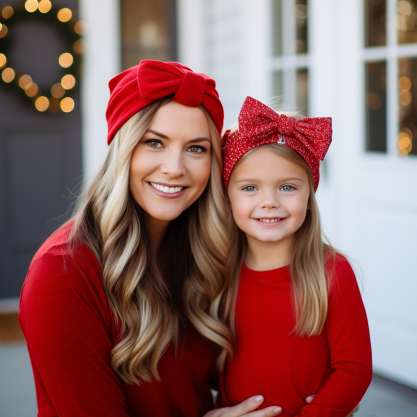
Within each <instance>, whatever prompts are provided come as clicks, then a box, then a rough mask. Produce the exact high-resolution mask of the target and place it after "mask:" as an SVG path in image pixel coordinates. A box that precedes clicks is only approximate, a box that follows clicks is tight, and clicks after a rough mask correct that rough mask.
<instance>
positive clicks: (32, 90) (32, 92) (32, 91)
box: [25, 83, 39, 97]
mask: <svg viewBox="0 0 417 417" xmlns="http://www.w3.org/2000/svg"><path fill="white" fill-rule="evenodd" d="M38 93H39V87H38V84H36V83H32V84H30V86H28V88H27V89H26V90H25V94H26V95H27V96H28V97H35V96H36V95H37V94H38Z"/></svg>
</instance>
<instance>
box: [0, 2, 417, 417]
mask: <svg viewBox="0 0 417 417" xmlns="http://www.w3.org/2000/svg"><path fill="white" fill-rule="evenodd" d="M140 58H159V59H166V60H179V61H182V62H183V63H185V64H186V65H189V66H191V67H192V68H193V69H195V70H200V71H204V72H207V73H209V74H211V75H212V76H213V77H214V78H215V79H216V80H217V83H218V88H219V91H220V94H221V97H222V100H223V103H224V105H225V111H226V127H227V126H228V125H230V124H232V123H234V121H235V120H236V117H237V114H238V111H239V108H240V106H241V104H242V102H243V99H244V97H245V96H246V95H252V96H254V97H256V98H258V99H260V100H263V101H265V102H266V103H269V104H271V105H274V106H276V107H278V108H279V109H282V110H290V111H294V110H296V111H298V112H300V113H302V114H306V115H312V116H320V115H329V116H332V117H333V120H334V139H333V145H332V147H331V149H330V152H329V154H328V157H327V160H326V162H325V163H324V165H323V169H322V181H321V184H320V189H319V192H318V197H319V202H320V204H321V210H322V217H323V223H324V230H325V232H326V235H327V236H328V238H329V239H330V241H331V242H332V243H333V244H334V245H335V246H336V247H337V248H339V249H340V250H342V251H343V252H344V253H346V254H347V255H348V257H349V259H350V260H351V262H352V264H353V266H354V269H355V271H356V273H357V276H358V279H359V282H360V286H361V289H362V294H363V297H364V300H365V304H366V308H367V312H368V316H369V322H370V328H371V336H372V343H373V354H374V371H375V378H374V381H373V383H372V386H371V388H370V390H369V391H368V393H367V395H366V397H365V399H364V400H363V402H362V403H361V407H360V409H359V412H358V413H357V416H360V417H365V416H366V417H371V416H372V417H385V416H401V417H411V416H414V417H415V416H417V0H349V1H335V0H303V1H302V0H227V1H226V0H222V1H221V0H210V1H209V0H177V1H175V0H152V1H149V0H100V1H98V0H94V1H93V0H88V1H87V0H80V1H76V0H60V1H58V0H57V1H49V0H41V1H38V0H27V1H17V0H9V1H6V2H4V1H0V236H1V239H0V416H1V417H29V416H35V415H36V405H35V393H34V387H33V382H32V374H31V369H30V365H29V361H28V356H27V352H26V348H25V345H24V341H23V340H22V337H21V334H20V331H19V328H18V326H17V320H16V313H17V310H18V296H19V291H20V287H21V284H22V281H23V279H24V276H25V271H26V269H27V266H28V263H29V261H30V259H31V257H32V256H33V253H34V252H35V251H36V249H37V248H38V246H39V245H40V244H41V242H42V241H43V240H44V239H45V238H46V237H47V236H48V234H49V233H50V232H51V231H52V230H54V229H55V228H56V227H57V226H58V225H59V224H61V223H62V222H63V221H64V220H66V219H67V218H68V217H69V216H70V213H71V208H72V206H73V203H74V198H75V196H76V195H77V194H78V193H79V191H80V189H82V187H83V186H85V185H86V184H87V183H88V182H89V181H90V180H91V178H92V176H93V175H94V173H95V172H96V170H97V169H98V167H99V165H100V163H101V162H102V160H103V157H104V155H105V153H106V140H105V137H106V126H105V118H104V112H105V105H106V101H107V98H108V90H107V82H108V79H109V78H110V77H111V76H112V75H114V74H115V73H117V72H118V71H120V70H121V69H123V68H126V67H128V66H131V65H134V64H135V63H136V62H137V61H138V59H140Z"/></svg>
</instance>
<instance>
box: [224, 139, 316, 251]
mask: <svg viewBox="0 0 417 417" xmlns="http://www.w3.org/2000/svg"><path fill="white" fill-rule="evenodd" d="M309 195H310V188H309V179H308V175H307V173H306V171H305V170H304V169H303V168H302V167H301V166H299V165H297V164H295V163H294V162H291V161H290V160H288V159H286V158H283V157H282V156H279V155H277V153H275V152H274V151H273V150H272V149H270V148H268V147H260V148H258V149H256V150H254V151H252V152H251V153H250V154H249V155H247V156H246V157H245V158H243V159H242V160H241V161H240V162H239V163H238V164H237V165H236V167H235V168H234V170H233V172H232V176H231V178H230V182H229V186H228V196H229V199H230V204H231V208H232V212H233V218H234V220H235V222H236V224H237V226H238V227H239V229H241V230H242V231H243V232H244V233H245V234H246V237H247V239H248V243H249V244H250V243H255V242H270V243H277V244H280V245H281V244H284V243H285V244H288V243H292V239H293V236H294V233H295V232H296V231H297V230H298V229H299V228H300V227H301V225H302V224H303V222H304V220H305V217H306V213H307V206H308V199H309Z"/></svg>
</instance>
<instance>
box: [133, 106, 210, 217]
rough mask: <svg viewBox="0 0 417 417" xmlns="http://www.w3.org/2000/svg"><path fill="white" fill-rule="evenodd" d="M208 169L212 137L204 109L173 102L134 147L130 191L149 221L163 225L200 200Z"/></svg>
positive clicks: (157, 116) (156, 115) (162, 108)
mask: <svg viewBox="0 0 417 417" xmlns="http://www.w3.org/2000/svg"><path fill="white" fill-rule="evenodd" d="M210 170H211V139H210V131H209V125H208V121H207V117H206V115H205V113H204V112H203V110H201V109H200V108H198V107H188V106H184V105H182V104H179V103H176V102H174V101H170V102H169V103H167V104H164V105H163V106H161V107H160V108H159V109H158V110H157V112H156V113H155V116H154V117H153V119H152V122H151V124H150V126H149V128H148V130H147V131H146V133H145V135H144V136H143V137H142V139H141V140H140V142H139V143H138V145H137V146H136V148H135V150H134V152H133V155H132V160H131V165H130V190H131V193H132V195H133V197H134V199H135V200H136V202H137V203H138V204H139V205H140V207H141V208H142V209H143V210H144V211H145V212H146V213H147V215H148V216H149V217H148V220H150V221H151V222H155V221H156V222H162V224H164V223H167V222H169V221H171V220H173V219H175V218H177V217H178V216H179V215H180V214H181V213H182V212H183V211H184V210H185V209H187V208H188V207H189V206H190V205H191V204H192V203H194V202H195V201H196V200H197V199H198V197H199V196H200V195H201V194H202V192H203V191H204V189H205V188H206V186H207V183H208V180H209V177H210Z"/></svg>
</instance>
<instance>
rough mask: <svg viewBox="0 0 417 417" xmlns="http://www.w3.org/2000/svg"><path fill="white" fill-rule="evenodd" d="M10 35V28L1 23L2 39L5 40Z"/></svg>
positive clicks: (0, 35)
mask: <svg viewBox="0 0 417 417" xmlns="http://www.w3.org/2000/svg"><path fill="white" fill-rule="evenodd" d="M8 33H9V28H8V27H7V26H6V25H5V24H4V23H0V39H2V38H5V37H6V36H7V34H8Z"/></svg>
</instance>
